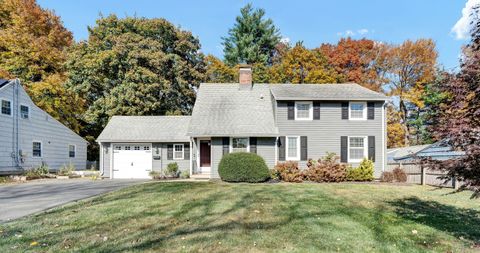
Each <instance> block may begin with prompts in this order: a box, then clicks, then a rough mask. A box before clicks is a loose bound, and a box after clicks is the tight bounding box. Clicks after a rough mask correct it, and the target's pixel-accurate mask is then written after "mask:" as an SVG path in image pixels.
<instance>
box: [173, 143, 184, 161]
mask: <svg viewBox="0 0 480 253" xmlns="http://www.w3.org/2000/svg"><path fill="white" fill-rule="evenodd" d="M173 159H183V144H174V145H173Z"/></svg>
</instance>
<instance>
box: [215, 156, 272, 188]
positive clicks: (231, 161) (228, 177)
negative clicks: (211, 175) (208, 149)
mask: <svg viewBox="0 0 480 253" xmlns="http://www.w3.org/2000/svg"><path fill="white" fill-rule="evenodd" d="M218 174H220V178H221V179H222V180H223V181H226V182H248V183H258V182H264V181H266V180H267V179H269V178H270V171H269V170H268V167H267V164H266V163H265V160H263V158H262V157H261V156H259V155H257V154H253V153H245V152H238V153H230V154H226V155H224V156H223V158H222V160H221V161H220V164H219V165H218Z"/></svg>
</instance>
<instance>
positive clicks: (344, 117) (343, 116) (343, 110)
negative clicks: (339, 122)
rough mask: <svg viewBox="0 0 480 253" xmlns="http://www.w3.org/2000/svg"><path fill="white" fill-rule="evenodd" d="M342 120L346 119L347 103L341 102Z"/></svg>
mask: <svg viewBox="0 0 480 253" xmlns="http://www.w3.org/2000/svg"><path fill="white" fill-rule="evenodd" d="M342 119H348V102H342Z"/></svg>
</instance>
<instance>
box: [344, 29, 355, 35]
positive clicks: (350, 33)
mask: <svg viewBox="0 0 480 253" xmlns="http://www.w3.org/2000/svg"><path fill="white" fill-rule="evenodd" d="M354 35H355V32H354V31H352V30H346V31H345V36H347V37H348V36H354Z"/></svg>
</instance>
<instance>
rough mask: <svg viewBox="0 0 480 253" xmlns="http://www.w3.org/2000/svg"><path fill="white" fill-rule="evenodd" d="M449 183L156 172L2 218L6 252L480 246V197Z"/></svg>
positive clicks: (1, 246)
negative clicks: (235, 178)
mask: <svg viewBox="0 0 480 253" xmlns="http://www.w3.org/2000/svg"><path fill="white" fill-rule="evenodd" d="M450 191H451V190H449V189H437V188H433V187H421V186H413V185H412V186H406V185H401V186H398V185H382V184H348V183H342V184H310V183H304V184H287V183H281V184H227V183H219V182H218V183H211V182H163V183H162V182H161V183H158V182H153V183H148V184H144V185H137V186H133V187H130V188H127V189H124V190H120V191H116V192H112V193H110V194H106V195H104V196H101V197H97V198H93V199H90V200H86V201H81V202H79V203H76V204H72V205H68V206H66V207H62V208H57V209H54V210H52V211H49V212H48V213H45V214H41V215H37V216H33V217H27V218H24V219H20V220H17V221H14V222H11V223H8V224H0V252H24V251H35V252H42V251H50V252H58V251H75V252H77V251H83V252H118V251H151V252H192V251H194V252H200V251H201V252H279V251H283V252H319V251H328V252H336V251H339V252H425V251H435V252H451V251H453V252H459V251H464V252H465V251H467V252H468V251H476V250H479V248H478V246H476V245H478V244H479V243H480V216H479V213H480V212H479V211H480V205H479V201H478V200H470V199H469V196H470V194H469V193H460V194H448V193H449V192H450Z"/></svg>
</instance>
